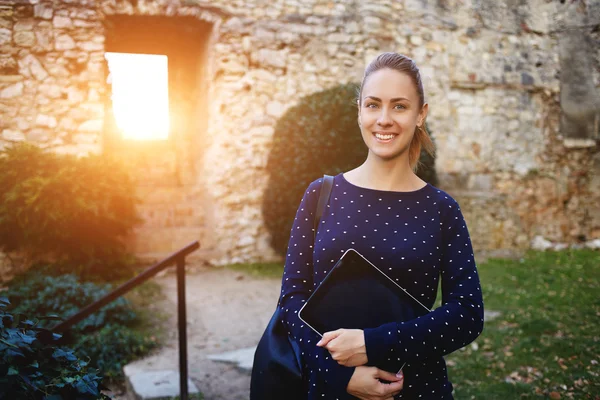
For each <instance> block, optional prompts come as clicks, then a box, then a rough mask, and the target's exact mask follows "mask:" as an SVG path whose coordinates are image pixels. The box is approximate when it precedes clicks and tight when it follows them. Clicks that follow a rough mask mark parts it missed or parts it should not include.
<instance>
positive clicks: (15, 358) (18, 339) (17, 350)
mask: <svg viewBox="0 0 600 400" xmlns="http://www.w3.org/2000/svg"><path fill="white" fill-rule="evenodd" d="M9 304H10V303H9V301H8V299H6V298H0V399H6V400H9V399H11V400H12V399H22V400H28V399H32V400H34V399H35V400H38V399H40V400H41V399H47V400H62V399H64V400H69V399H81V400H87V399H109V397H108V396H106V395H104V394H102V393H101V392H100V390H102V389H105V388H104V387H103V386H102V378H101V377H100V376H99V375H98V372H97V371H94V370H90V369H89V368H88V363H87V362H85V361H83V360H81V359H78V358H77V357H76V356H75V355H74V354H73V351H72V350H71V349H69V348H67V347H64V346H61V345H59V344H58V343H57V342H58V340H59V339H60V335H58V334H55V333H52V332H50V331H49V330H47V329H44V328H40V327H38V320H36V319H28V318H27V317H26V316H25V315H23V314H17V315H14V314H13V313H9V312H7V311H6V308H7V306H8V305H9Z"/></svg>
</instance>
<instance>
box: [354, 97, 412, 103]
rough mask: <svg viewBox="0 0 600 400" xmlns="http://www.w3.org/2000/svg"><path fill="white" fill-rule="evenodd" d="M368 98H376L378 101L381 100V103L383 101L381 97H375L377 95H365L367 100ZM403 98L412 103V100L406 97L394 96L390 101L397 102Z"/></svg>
mask: <svg viewBox="0 0 600 400" xmlns="http://www.w3.org/2000/svg"><path fill="white" fill-rule="evenodd" d="M366 99H373V100H375V101H378V102H380V103H381V102H382V101H381V99H380V98H379V97H375V96H366V97H365V100H366ZM402 100H406V101H408V102H409V103H410V100H408V99H407V98H405V97H394V98H393V99H390V102H391V103H395V102H397V101H402Z"/></svg>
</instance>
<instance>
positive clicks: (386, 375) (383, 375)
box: [375, 369, 404, 382]
mask: <svg viewBox="0 0 600 400" xmlns="http://www.w3.org/2000/svg"><path fill="white" fill-rule="evenodd" d="M400 374H401V375H400V376H398V375H396V374H393V373H391V372H388V371H383V370H381V369H378V370H377V374H376V375H375V377H376V378H379V379H383V380H386V381H389V382H397V381H401V380H402V379H404V374H402V371H400Z"/></svg>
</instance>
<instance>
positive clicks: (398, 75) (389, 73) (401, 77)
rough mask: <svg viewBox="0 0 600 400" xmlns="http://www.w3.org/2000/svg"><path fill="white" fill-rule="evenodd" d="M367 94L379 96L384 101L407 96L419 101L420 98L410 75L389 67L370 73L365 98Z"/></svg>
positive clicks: (364, 87)
mask: <svg viewBox="0 0 600 400" xmlns="http://www.w3.org/2000/svg"><path fill="white" fill-rule="evenodd" d="M367 96H374V97H378V98H380V99H381V100H383V101H385V100H388V99H392V98H396V97H405V98H407V99H409V100H411V101H417V102H418V98H419V97H418V94H417V89H416V87H415V84H414V83H413V81H412V79H411V78H410V76H408V75H407V74H405V73H403V72H398V71H396V70H393V69H389V68H385V69H380V70H379V71H377V72H374V73H372V74H371V75H369V77H368V78H367V80H366V82H365V84H364V86H363V92H362V97H363V99H364V98H365V97H367Z"/></svg>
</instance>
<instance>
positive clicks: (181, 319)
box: [177, 257, 188, 400]
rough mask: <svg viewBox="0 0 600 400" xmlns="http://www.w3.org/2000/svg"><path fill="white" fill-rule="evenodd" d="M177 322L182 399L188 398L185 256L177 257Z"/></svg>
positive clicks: (180, 392) (180, 393) (180, 394)
mask: <svg viewBox="0 0 600 400" xmlns="http://www.w3.org/2000/svg"><path fill="white" fill-rule="evenodd" d="M177 322H178V333H179V398H180V399H181V400H188V365H187V317H186V303H185V258H184V257H180V258H178V259H177Z"/></svg>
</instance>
